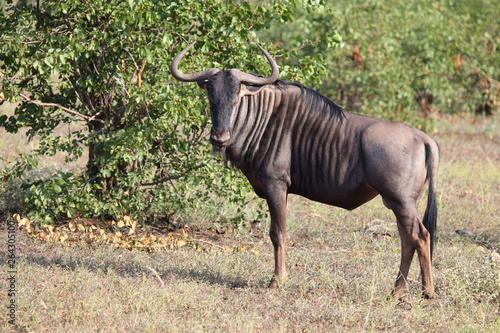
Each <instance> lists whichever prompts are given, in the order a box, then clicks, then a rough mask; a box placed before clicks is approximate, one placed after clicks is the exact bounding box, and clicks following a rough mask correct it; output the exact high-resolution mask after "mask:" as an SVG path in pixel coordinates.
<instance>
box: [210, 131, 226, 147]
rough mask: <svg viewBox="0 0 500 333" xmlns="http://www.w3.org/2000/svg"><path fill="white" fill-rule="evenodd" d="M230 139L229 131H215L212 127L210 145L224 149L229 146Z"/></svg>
mask: <svg viewBox="0 0 500 333" xmlns="http://www.w3.org/2000/svg"><path fill="white" fill-rule="evenodd" d="M230 139H231V131H230V130H216V129H214V128H213V127H212V129H211V130H210V143H211V144H212V145H214V146H219V147H224V146H227V145H228V144H229V140H230Z"/></svg>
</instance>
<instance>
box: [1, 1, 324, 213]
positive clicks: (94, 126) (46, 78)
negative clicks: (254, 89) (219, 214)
mask: <svg viewBox="0 0 500 333" xmlns="http://www.w3.org/2000/svg"><path fill="white" fill-rule="evenodd" d="M37 4H39V8H38V7H37ZM292 8H293V4H292V3H289V2H287V1H276V2H271V3H267V4H262V5H251V4H250V3H249V2H245V1H243V2H238V3H234V2H233V1H221V0H207V1H182V2H179V1H166V0H165V1H157V0H128V1H119V0H115V1H104V0H100V1H99V0H98V1H91V2H87V1H78V0H77V1H63V2H61V1H49V0H48V1H36V2H34V3H32V2H25V1H20V2H16V3H15V4H13V2H12V1H8V2H7V4H3V5H2V12H1V14H0V72H2V73H3V74H4V75H5V76H3V77H2V84H3V93H4V95H5V99H6V100H7V101H9V102H12V103H19V104H18V106H17V107H16V109H15V113H14V115H12V116H10V117H7V115H5V114H4V115H2V116H0V126H1V127H4V128H5V129H6V130H8V131H9V132H11V133H16V132H18V131H19V130H20V129H21V128H27V135H28V136H29V137H30V138H34V137H36V138H37V140H39V145H38V147H37V148H36V149H34V150H33V151H32V152H31V153H30V154H26V155H19V156H18V157H17V158H12V159H10V160H8V161H7V160H4V161H3V162H4V163H5V164H6V165H7V166H6V167H5V168H4V169H3V171H2V173H1V177H0V178H3V179H4V181H7V180H9V179H13V178H18V179H23V182H22V187H23V188H24V189H27V190H29V191H28V193H29V195H28V197H27V198H25V200H24V203H25V205H26V210H27V212H28V215H29V216H30V217H31V218H32V219H33V220H34V221H38V222H40V221H44V222H49V223H50V222H53V221H54V220H55V219H60V218H71V217H75V216H83V217H85V216H87V217H89V216H93V217H100V218H110V217H117V216H120V215H133V216H134V217H135V218H137V219H140V220H148V221H150V222H151V221H154V220H166V219H168V218H169V217H170V216H171V215H172V214H175V213H176V212H179V211H183V210H189V209H193V208H195V207H196V204H197V202H198V201H200V200H211V199H212V197H211V196H213V195H220V196H224V197H225V198H226V201H227V202H230V203H231V202H232V203H235V202H237V203H239V204H244V203H245V202H246V201H245V200H248V195H249V193H251V189H250V187H249V185H248V183H247V182H246V181H245V180H244V179H243V178H242V176H241V174H240V173H238V172H237V171H236V170H234V169H226V168H223V167H222V163H213V162H212V161H211V160H212V157H211V153H210V145H209V144H208V142H207V140H206V137H207V136H208V135H207V133H208V132H207V127H208V125H209V124H208V123H209V121H210V120H209V116H208V103H207V100H206V97H205V96H204V94H203V92H202V91H201V90H199V89H198V88H197V86H196V84H182V83H179V82H177V81H175V80H173V78H172V77H171V76H170V71H169V66H170V63H171V61H172V58H173V56H175V55H176V54H177V53H178V52H179V51H180V50H181V49H182V48H184V47H185V46H186V45H187V44H188V42H190V41H192V40H196V41H197V44H196V46H195V48H194V49H193V51H192V52H191V53H190V56H189V57H187V58H186V61H184V62H183V64H182V66H184V68H183V69H182V70H184V71H186V72H190V71H195V70H200V69H205V68H209V67H220V68H232V67H237V68H239V69H243V70H246V71H248V72H258V73H261V74H264V75H267V74H266V73H262V69H264V71H269V69H267V68H268V67H269V66H268V64H267V60H266V59H265V58H264V57H263V56H261V53H260V51H259V50H258V49H257V47H256V46H255V43H254V41H256V40H258V39H257V38H256V35H255V32H256V31H259V30H263V29H266V28H268V27H270V26H271V24H272V23H273V22H278V21H288V20H289V19H290V15H291V12H292ZM264 46H266V45H264ZM267 47H268V48H269V49H270V51H271V52H273V53H275V52H280V50H279V49H278V50H273V49H272V47H271V46H269V45H267ZM311 65H312V66H313V67H314V66H317V67H318V68H319V70H321V66H319V65H314V63H312V62H311ZM287 73H288V75H293V73H297V75H299V76H301V77H306V78H307V77H308V76H307V74H302V73H301V71H300V68H297V67H295V68H289V69H288V70H287ZM63 124H71V129H72V132H71V133H69V134H66V135H58V134H56V133H58V132H57V128H59V127H61V125H63ZM56 153H59V154H61V153H63V154H64V155H65V160H66V162H71V161H75V160H78V159H87V156H85V155H87V154H88V163H87V167H86V171H85V172H83V173H79V174H73V173H70V172H66V173H63V172H56V173H55V174H53V175H51V176H49V177H45V178H43V179H38V180H34V179H32V178H30V177H26V175H27V174H28V173H29V172H30V170H34V169H36V168H37V167H38V161H39V159H40V157H42V156H44V155H49V156H54V155H55V154H56ZM235 219H236V221H239V220H238V217H237V216H235ZM240 220H241V218H240Z"/></svg>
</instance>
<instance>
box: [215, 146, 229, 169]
mask: <svg viewBox="0 0 500 333" xmlns="http://www.w3.org/2000/svg"><path fill="white" fill-rule="evenodd" d="M212 155H213V156H220V157H222V159H223V160H224V167H225V168H227V167H228V165H227V162H228V158H227V154H226V147H220V146H212Z"/></svg>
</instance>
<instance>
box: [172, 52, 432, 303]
mask: <svg viewBox="0 0 500 333" xmlns="http://www.w3.org/2000/svg"><path fill="white" fill-rule="evenodd" d="M188 49H189V47H188V48H186V49H185V50H183V51H182V52H181V53H180V54H179V55H178V56H177V57H176V58H175V59H174V61H173V63H172V66H171V67H172V73H173V74H174V76H175V77H176V78H177V79H179V80H182V81H197V82H198V84H199V86H200V87H201V88H202V89H204V90H205V91H206V92H207V94H208V97H209V101H210V110H211V116H212V130H211V134H210V141H211V143H212V145H213V147H214V150H215V151H217V152H219V153H221V154H223V155H224V157H225V158H226V159H228V160H230V161H231V162H232V163H233V164H234V165H235V166H236V167H237V168H239V169H240V170H241V171H242V172H243V173H244V174H245V176H246V177H247V178H248V180H249V181H250V183H251V185H252V186H253V188H254V190H255V192H256V193H257V194H258V195H259V196H260V197H262V198H264V199H266V201H267V203H268V206H269V212H270V215H271V227H270V237H271V241H272V243H273V246H274V250H275V251H274V252H275V278H273V279H272V281H271V284H270V287H272V288H275V287H277V285H278V282H279V281H280V280H282V279H283V278H284V276H285V266H284V261H285V260H284V257H285V237H286V236H285V235H286V202H287V196H288V194H289V193H294V194H298V195H301V196H304V197H307V198H309V199H311V200H314V201H318V202H322V203H326V204H330V205H334V206H338V207H342V208H345V209H354V208H356V207H358V206H360V205H362V204H363V203H365V202H367V201H369V200H371V199H373V198H374V197H375V196H377V195H378V194H380V195H381V196H382V199H383V202H384V204H385V205H386V206H387V207H388V208H390V209H391V210H392V211H393V212H394V214H395V216H396V219H397V222H398V230H399V234H400V238H401V253H402V254H401V265H400V270H399V273H398V277H397V280H396V284H395V287H394V293H395V294H397V295H401V294H402V292H403V289H404V286H405V281H406V278H407V275H408V271H409V267H410V264H411V261H412V258H413V255H414V252H415V251H417V253H418V257H419V261H420V267H421V272H422V285H423V288H424V294H425V296H427V297H432V296H433V294H434V288H433V282H432V275H431V254H432V247H433V239H434V233H435V229H436V219H437V201H436V179H437V178H436V177H437V167H438V160H439V148H438V146H437V143H436V142H435V141H434V140H433V139H432V138H430V137H429V136H428V135H426V134H424V133H423V132H421V131H419V130H417V129H414V128H412V127H409V126H407V125H405V124H401V123H397V122H389V121H383V120H379V119H375V118H371V117H366V116H362V115H358V114H354V113H350V112H347V111H345V110H343V109H342V108H340V107H338V106H337V105H335V104H334V103H333V102H331V101H330V100H328V99H327V98H326V97H324V96H322V95H320V94H319V93H317V92H315V91H313V90H310V89H308V88H306V87H304V86H302V85H300V84H297V83H287V82H283V81H279V80H276V79H277V66H276V64H275V62H274V60H272V58H271V57H270V56H269V54H268V53H267V52H265V51H264V50H262V49H261V50H262V51H263V52H264V54H265V55H266V57H267V58H268V60H269V62H270V64H271V66H272V68H273V73H272V74H271V75H270V76H269V77H268V78H258V77H255V76H252V75H250V74H246V73H242V72H239V71H237V70H234V69H233V70H230V71H223V70H218V69H210V70H208V71H205V72H202V73H199V75H196V74H192V75H191V76H184V75H183V74H180V73H179V72H178V70H177V64H178V62H179V61H180V58H182V56H183V55H184V54H185V53H186V52H187V50H188ZM259 80H263V81H264V82H260V81H259ZM247 81H249V82H250V83H251V84H248V83H246V82H247ZM427 185H428V186H429V197H428V202H427V208H426V212H425V214H424V218H423V223H422V222H421V221H420V219H419V218H418V214H417V206H418V201H419V200H420V197H421V196H422V194H423V192H424V189H425V187H426V186H427Z"/></svg>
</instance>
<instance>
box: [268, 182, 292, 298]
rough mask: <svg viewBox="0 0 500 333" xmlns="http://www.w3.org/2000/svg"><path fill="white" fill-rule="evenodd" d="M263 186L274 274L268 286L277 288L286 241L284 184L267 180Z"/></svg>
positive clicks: (284, 272) (281, 279)
mask: <svg viewBox="0 0 500 333" xmlns="http://www.w3.org/2000/svg"><path fill="white" fill-rule="evenodd" d="M267 185H268V186H265V189H264V195H265V198H266V201H267V205H268V206H269V214H270V215H271V228H270V230H269V236H270V237H271V242H272V243H273V246H274V276H273V278H272V279H271V283H270V284H269V288H271V289H277V288H278V285H279V283H281V282H282V281H283V280H284V279H285V275H286V269H285V243H286V201H287V189H286V186H284V185H282V184H280V183H278V182H269V184H267Z"/></svg>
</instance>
